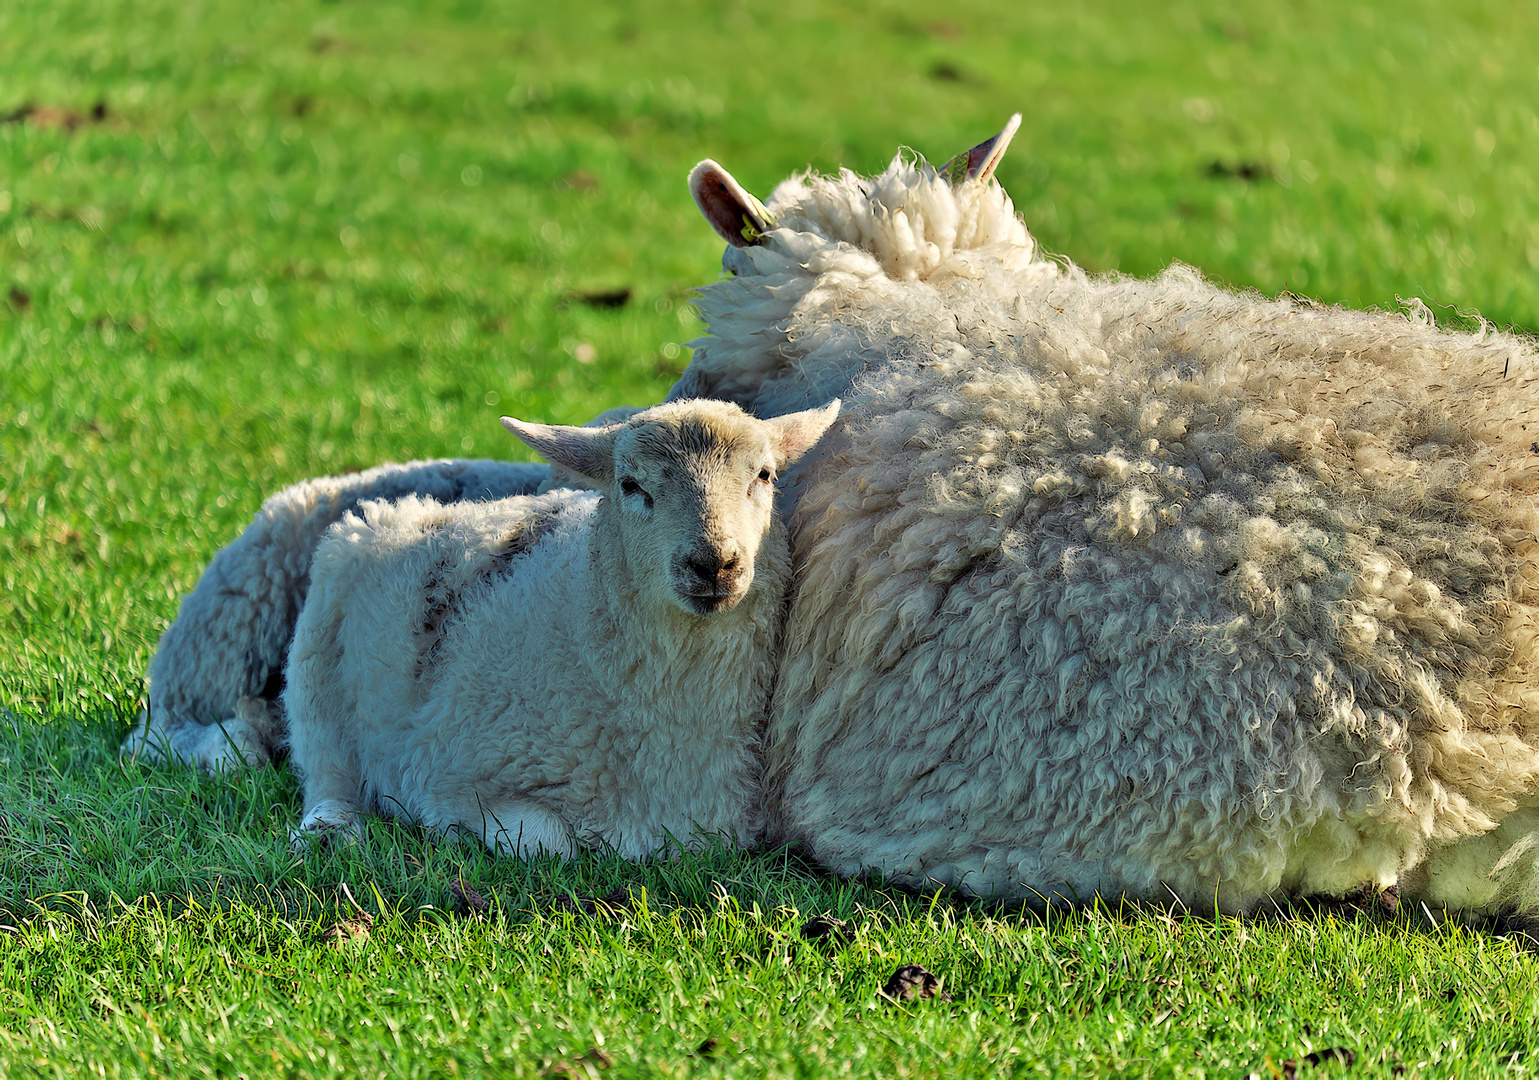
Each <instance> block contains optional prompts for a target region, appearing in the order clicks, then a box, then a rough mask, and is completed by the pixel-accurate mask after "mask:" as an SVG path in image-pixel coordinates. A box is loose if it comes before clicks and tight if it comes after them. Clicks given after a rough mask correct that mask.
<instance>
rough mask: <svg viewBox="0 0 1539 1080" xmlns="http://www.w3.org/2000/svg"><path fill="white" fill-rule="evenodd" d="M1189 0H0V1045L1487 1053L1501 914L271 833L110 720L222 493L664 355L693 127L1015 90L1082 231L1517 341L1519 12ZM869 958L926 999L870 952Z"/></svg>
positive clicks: (736, 142) (583, 414)
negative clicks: (962, 892) (1228, 913)
mask: <svg viewBox="0 0 1539 1080" xmlns="http://www.w3.org/2000/svg"><path fill="white" fill-rule="evenodd" d="M1236 7H1237V6H1236V5H1226V4H1220V3H1217V2H1209V0H1198V2H1194V3H1180V4H1174V5H1165V6H1161V7H1159V8H1158V9H1156V8H1152V7H1150V6H1148V5H1142V4H1135V3H1130V2H1126V0H1091V2H1089V3H1084V4H1079V5H1071V6H1064V5H1045V4H1025V5H1023V4H1007V3H982V2H979V3H972V2H964V3H958V4H952V5H948V6H946V7H945V8H944V9H943V10H942V9H939V8H937V7H936V6H934V5H923V4H917V3H859V2H845V3H834V4H816V5H815V4H811V3H801V2H799V0H792V2H791V3H787V4H782V5H779V6H778V7H777V8H775V9H774V10H769V9H762V8H759V7H754V6H750V5H746V4H739V3H734V2H721V3H695V2H692V0H685V2H684V3H674V4H654V3H650V2H647V0H642V2H640V3H629V4H590V5H585V6H584V7H583V8H582V9H581V10H578V9H562V8H559V7H558V8H555V9H552V8H551V7H550V6H548V5H538V4H533V3H525V2H522V0H518V2H499V0H452V2H450V3H446V4H430V3H426V2H420V0H400V2H384V3H378V4H368V5H365V4H359V3H351V2H340V3H336V2H317V0H278V2H275V3H271V4H265V5H253V4H237V3H234V2H231V0H204V2H202V3H197V4H182V3H170V2H167V0H146V2H141V3H136V4H127V3H123V2H120V0H47V2H42V0H18V2H14V3H9V4H6V5H5V6H4V7H3V8H0V462H3V465H0V581H3V584H0V708H3V709H4V712H3V714H0V1074H3V1075H38V1076H54V1075H58V1076H74V1075H82V1074H92V1075H100V1076H161V1075H164V1076H173V1075H174V1076H178V1077H181V1076H204V1075H208V1076H214V1075H218V1076H236V1075H251V1076H255V1075H295V1076H306V1077H308V1076H331V1075H335V1076H354V1075H362V1076H397V1075H400V1076H407V1075H410V1076H440V1075H470V1074H476V1075H497V1076H502V1075H512V1076H565V1077H587V1076H598V1075H603V1076H633V1075H635V1076H640V1075H648V1076H650V1075H659V1076H675V1075H743V1074H765V1075H776V1076H780V1075H785V1076H792V1075H795V1076H803V1075H805V1076H821V1075H923V1076H932V1075H942V1074H955V1075H966V1074H979V1075H981V1074H992V1073H1001V1074H1006V1075H1030V1074H1038V1073H1041V1074H1055V1075H1056V1074H1083V1075H1103V1074H1117V1075H1130V1076H1144V1075H1215V1076H1243V1075H1247V1074H1252V1073H1254V1074H1256V1075H1259V1076H1262V1077H1266V1076H1289V1075H1294V1074H1298V1075H1309V1074H1319V1075H1330V1074H1333V1073H1335V1074H1341V1073H1343V1072H1344V1071H1345V1070H1347V1069H1350V1071H1351V1072H1352V1074H1353V1075H1364V1076H1372V1075H1425V1076H1436V1075H1449V1074H1451V1073H1454V1072H1458V1073H1460V1074H1462V1075H1472V1076H1481V1075H1496V1074H1503V1075H1511V1074H1516V1075H1528V1074H1531V1073H1533V1072H1534V1071H1535V1069H1536V1067H1539V1065H1536V1056H1535V1055H1536V1053H1539V1034H1536V1033H1539V989H1536V982H1539V953H1536V952H1535V946H1536V939H1535V938H1533V937H1531V936H1529V934H1527V933H1525V932H1524V931H1523V930H1522V929H1521V928H1519V927H1514V926H1509V925H1505V924H1501V925H1485V926H1478V927H1465V926H1460V925H1454V924H1451V923H1449V922H1447V921H1445V920H1443V919H1441V918H1440V916H1439V913H1437V912H1432V911H1425V910H1406V906H1402V907H1401V908H1400V909H1399V910H1396V911H1389V910H1387V907H1386V905H1384V904H1383V903H1381V902H1379V901H1378V900H1377V899H1372V900H1365V901H1364V902H1363V903H1362V904H1359V905H1351V904H1344V905H1334V906H1329V907H1322V908H1320V909H1318V910H1309V911H1302V912H1282V911H1276V912H1271V913H1268V914H1267V915H1265V916H1263V917H1259V918H1255V919H1248V920H1234V919H1228V918H1220V919H1216V920H1215V919H1203V918H1198V917H1195V916H1189V915H1184V914H1181V913H1174V914H1172V913H1165V912H1160V911H1154V910H1146V909H1131V908H1122V907H1118V906H1115V905H1113V906H1109V907H1108V906H1101V907H1093V908H1089V909H1087V910H1085V911H1082V912H1078V913H1075V914H1072V915H1054V916H1052V917H1049V918H1040V917H1037V916H1034V915H1031V914H1029V913H1028V914H1022V913H1019V912H1012V911H1000V910H995V909H992V908H989V907H986V906H983V905H970V904H963V903H960V902H957V901H955V900H954V899H951V898H948V897H946V896H932V897H924V896H915V895H911V894H905V893H902V892H898V891H895V890H893V889H890V888H886V887H884V885H883V883H882V882H880V881H875V880H870V881H856V882H837V881H834V880H832V879H829V878H827V877H826V876H823V875H820V874H818V873H817V872H815V871H814V870H812V869H811V868H809V867H807V866H805V865H804V864H803V863H802V862H800V861H799V859H798V857H797V854H796V852H795V851H785V850H776V851H769V852H760V853H741V852H729V851H724V850H717V851H712V852H709V853H706V854H703V855H692V856H685V857H681V858H677V859H674V860H665V861H660V862H656V863H653V864H649V865H645V866H633V865H630V864H626V863H624V862H621V861H619V860H617V859H614V858H610V857H606V856H603V855H600V854H592V855H588V856H584V857H582V858H579V859H577V860H573V861H569V862H558V861H554V860H536V861H533V862H529V863H522V862H517V861H512V860H497V859H493V858H491V857H489V856H488V855H486V854H485V853H484V852H482V851H480V850H477V849H475V848H472V847H470V846H468V845H462V844H455V843H451V842H447V841H445V840H444V839H443V838H442V837H437V836H434V835H431V834H427V833H424V832H421V831H419V830H414V829H409V828H404V827H401V826H399V825H393V824H383V823H375V824H374V825H372V826H371V831H370V836H369V839H368V842H367V843H365V844H363V845H360V846H358V847H355V848H348V849H343V850H340V851H327V850H316V851H311V852H309V853H307V854H305V855H302V856H300V855H295V854H293V853H292V852H291V851H290V848H289V845H288V830H289V829H290V828H292V827H293V826H294V824H296V821H297V817H298V810H299V802H298V794H297V786H296V784H295V781H294V778H293V777H292V776H291V775H290V774H289V773H288V772H287V771H286V770H285V769H282V768H278V769H264V770H260V771H252V772H244V773H237V774H230V775H221V776H218V777H206V776H199V775H197V774H195V773H193V772H190V771H188V770H186V769H151V768H147V767H144V766H141V765H139V764H134V763H127V764H124V763H119V762H118V761H117V758H116V747H117V744H118V742H119V740H120V738H121V735H122V733H123V732H124V731H125V730H126V728H127V726H128V724H129V723H130V722H131V721H132V719H133V718H134V716H135V715H136V714H137V712H138V710H139V709H140V708H141V706H142V702H143V699H144V687H143V684H142V681H141V679H142V675H143V672H144V670H145V667H146V664H147V662H148V659H149V657H150V654H151V652H152V650H153V648H154V644H155V641H156V639H157V638H158V636H159V634H160V632H161V631H162V630H163V629H164V628H165V626H166V625H167V624H168V623H169V621H170V620H171V619H172V617H173V616H174V614H175V612H176V605H177V601H178V599H179V598H180V597H181V596H182V595H184V594H185V593H186V592H188V591H189V590H190V589H191V588H192V586H193V584H194V583H195V581H196V580H197V576H198V574H199V572H200V570H201V568H202V567H203V565H204V563H205V562H206V561H207V559H208V557H209V556H210V555H211V554H212V553H213V552H214V551H215V550H216V549H217V548H218V547H219V546H220V545H222V544H224V543H226V542H227V541H228V540H229V539H231V538H232V537H233V536H234V535H236V533H237V532H238V531H239V529H240V528H241V527H242V525H243V524H244V523H245V522H247V521H249V520H250V518H251V515H252V514H253V513H254V511H255V510H256V508H257V506H258V505H259V504H260V501H261V499H262V497H263V496H264V495H265V494H267V493H270V492H272V491H275V490H277V489H278V488H280V487H281V486H283V485H285V484H288V483H290V482H292V481H294V480H297V479H300V478H303V477H306V476H312V475H317V474H322V473H337V472H342V471H346V470H349V469H356V468H360V467H366V466H368V465H371V464H374V463H377V462H381V461H386V460H405V459H408V458H421V457H436V456H499V457H509V458H519V457H525V456H527V454H526V452H525V451H524V450H523V449H522V447H521V446H520V445H519V444H517V443H516V442H514V440H512V439H511V438H510V437H508V436H507V434H506V433H505V432H503V431H502V429H501V427H500V426H499V425H498V423H497V416H498V415H499V414H501V413H513V414H516V415H518V416H521V417H524V418H527V419H532V420H539V421H547V422H558V423H576V422H581V421H583V420H585V419H587V418H588V417H589V416H591V415H593V414H595V413H597V412H598V411H600V410H602V409H605V408H608V407H610V406H614V405H619V404H641V403H649V402H652V401H655V400H657V399H659V398H660V397H661V395H662V394H663V393H664V392H665V391H666V389H667V387H668V386H669V384H670V383H671V382H672V380H673V379H674V377H675V376H676V375H677V373H678V372H679V371H681V370H682V369H683V367H684V365H685V364H686V363H687V360H688V355H689V354H688V346H687V342H688V341H689V340H690V339H691V338H692V337H694V336H695V335H696V334H697V333H698V331H699V323H698V320H697V319H696V318H695V316H694V314H693V313H692V311H691V309H690V306H689V289H690V287H691V286H692V285H695V284H699V283H702V282H705V281H709V280H711V279H712V278H713V277H714V276H715V275H716V274H717V272H718V260H719V257H720V249H721V244H720V241H719V240H718V239H717V238H716V237H715V236H714V234H712V232H711V230H710V228H709V227H708V226H707V225H705V223H704V222H703V221H701V220H700V219H699V217H698V215H697V213H696V210H695V208H694V206H693V204H692V203H691V202H690V200H689V196H688V194H687V192H686V190H685V185H684V176H685V174H686V172H687V171H688V169H689V166H690V165H692V164H693V163H694V162H695V161H696V160H698V159H699V158H701V157H705V156H711V157H714V158H716V159H717V160H719V161H721V162H722V163H723V164H724V165H726V166H727V167H728V168H729V169H731V170H732V171H733V173H734V174H735V175H736V176H737V177H738V178H739V179H740V180H742V181H743V182H744V183H745V184H746V185H748V186H749V187H750V188H752V189H754V190H756V191H758V192H759V193H760V194H761V195H762V194H767V192H768V190H769V188H770V187H771V185H773V184H774V183H775V182H777V181H778V180H779V179H781V178H782V177H783V176H785V175H786V174H787V173H789V172H791V171H792V170H795V169H798V168H802V167H805V166H808V165H811V166H813V167H815V168H819V169H825V170H826V169H833V168H835V167H837V166H839V165H847V166H849V167H852V168H855V169H857V170H860V171H865V172H869V171H873V170H876V169H878V168H880V167H881V166H882V165H883V164H885V162H886V161H887V159H888V158H889V157H890V155H891V153H892V152H893V151H894V150H895V149H896V148H897V147H898V146H900V145H907V146H910V147H913V148H914V149H915V150H917V151H919V152H921V153H924V154H925V155H927V156H928V157H929V158H931V159H932V160H936V161H939V160H942V159H944V158H946V157H948V156H949V155H951V154H952V153H954V152H956V151H958V150H961V149H964V148H966V147H967V146H970V145H972V144H973V143H974V142H977V141H978V140H979V139H981V138H983V137H985V136H987V135H989V134H991V133H993V132H994V131H996V130H998V128H999V126H1000V124H1001V123H1002V121H1003V120H1004V118H1005V117H1007V116H1008V115H1009V114H1010V113H1011V112H1012V111H1015V110H1020V111H1022V112H1023V113H1024V123H1023V126H1022V129H1021V133H1020V134H1019V135H1018V136H1017V138H1016V141H1015V144H1014V147H1013V148H1012V150H1011V152H1010V154H1009V156H1007V157H1006V159H1005V161H1004V164H1003V165H1002V167H1001V168H1000V170H999V177H1000V179H1001V181H1002V183H1003V184H1004V186H1005V187H1006V189H1007V190H1009V191H1010V192H1011V194H1012V195H1013V197H1014V198H1015V201H1016V205H1017V207H1018V209H1019V210H1020V211H1021V212H1022V213H1023V215H1024V216H1025V219H1026V221H1027V223H1028V225H1029V226H1030V228H1031V229H1032V231H1033V233H1034V234H1035V235H1036V236H1037V237H1038V238H1039V239H1040V240H1041V242H1042V243H1043V245H1044V246H1045V247H1046V248H1047V249H1048V250H1049V251H1053V252H1058V253H1062V254H1064V255H1067V256H1069V257H1071V258H1073V259H1074V260H1076V261H1078V262H1079V263H1081V264H1082V265H1085V266H1087V267H1089V268H1091V269H1094V270H1105V271H1109V270H1120V271H1123V272H1126V273H1132V274H1149V273H1152V272H1154V271H1156V270H1158V269H1159V268H1160V267H1162V266H1164V265H1166V264H1167V263H1169V262H1170V261H1172V260H1182V261H1185V262H1188V263H1191V264H1193V265H1195V266H1198V267H1200V268H1202V269H1203V270H1204V271H1205V272H1207V273H1208V274H1209V275H1211V276H1212V277H1213V278H1214V279H1216V280H1219V281H1223V282H1226V283H1230V284H1233V285H1235V286H1239V287H1250V288H1256V289H1259V290H1261V291H1263V292H1265V293H1268V294H1276V293H1278V292H1280V291H1283V290H1289V291H1292V292H1295V293H1300V294H1304V295H1308V296H1313V297H1318V298H1320V299H1322V300H1324V301H1327V302H1337V303H1343V304H1348V305H1352V306H1378V307H1382V308H1386V309H1389V308H1394V307H1395V306H1396V305H1397V304H1398V303H1400V302H1401V300H1402V299H1405V300H1409V299H1410V298H1413V297H1414V298H1421V299H1423V300H1424V301H1425V302H1426V303H1427V304H1428V305H1430V306H1431V307H1432V309H1433V311H1434V312H1435V313H1436V314H1437V316H1438V318H1439V319H1440V320H1447V321H1450V322H1460V323H1465V324H1468V323H1470V322H1473V321H1474V320H1475V319H1476V318H1479V317H1483V318H1485V319H1488V320H1490V321H1493V322H1495V323H1497V324H1500V325H1503V326H1512V327H1515V328H1517V329H1519V330H1522V331H1535V330H1539V217H1536V216H1535V214H1534V206H1535V200H1536V196H1539V192H1536V181H1535V177H1536V176H1539V149H1536V148H1539V112H1536V102H1539V94H1536V89H1539V68H1536V66H1535V61H1534V57H1535V55H1539V11H1536V10H1534V9H1531V8H1528V7H1524V6H1521V5H1518V4H1512V3H1507V4H1501V3H1496V2H1491V0H1457V2H1445V3H1439V4H1433V3H1430V2H1425V0H1413V2H1412V3H1411V4H1409V5H1407V4H1403V3H1402V4H1390V3H1387V2H1384V0H1374V2H1371V3H1363V4H1357V5H1352V6H1346V5H1336V4H1326V3H1319V2H1313V0H1298V2H1290V3H1287V4H1282V5H1272V6H1267V7H1263V6H1261V5H1254V6H1253V9H1246V10H1238V11H1237V10H1235V8H1236ZM1248 7H1249V6H1248ZM1477 313H1478V314H1477ZM815 916H826V917H829V918H833V919H838V920H842V921H843V923H842V925H836V926H835V928H834V929H833V930H832V931H830V932H827V933H824V934H822V936H817V935H816V933H815V932H809V930H808V927H807V924H808V920H809V919H812V918H813V917H815ZM822 928H823V929H825V930H826V929H828V924H823V927H822ZM905 964H921V965H923V966H924V967H925V968H926V969H928V970H929V971H931V972H933V973H934V974H935V975H936V976H938V977H939V978H940V979H941V980H942V981H943V984H942V987H941V990H942V993H940V994H938V995H936V996H934V997H931V998H929V999H925V998H923V997H922V996H918V995H916V996H915V997H913V998H911V999H907V1000H894V996H896V997H898V998H901V997H902V995H901V994H896V995H889V994H886V993H884V989H885V988H886V987H887V986H888V980H889V977H890V976H892V975H893V973H894V971H895V970H896V969H897V968H899V967H900V966H901V965H905ZM893 989H894V990H896V989H897V988H896V987H894V988H893Z"/></svg>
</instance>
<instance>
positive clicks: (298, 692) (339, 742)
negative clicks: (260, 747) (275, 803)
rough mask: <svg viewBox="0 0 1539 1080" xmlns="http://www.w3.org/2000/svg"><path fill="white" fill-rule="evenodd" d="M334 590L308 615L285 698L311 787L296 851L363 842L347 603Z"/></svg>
mask: <svg viewBox="0 0 1539 1080" xmlns="http://www.w3.org/2000/svg"><path fill="white" fill-rule="evenodd" d="M331 586H332V582H330V581H322V582H321V583H320V584H319V585H318V586H317V588H316V590H315V591H314V593H312V595H311V597H310V603H309V604H308V605H307V606H306V607H305V610H304V611H303V612H301V613H300V616H299V621H298V622H297V623H296V625H295V627H294V644H293V647H292V648H291V649H290V652H289V665H288V670H287V675H288V685H287V686H286V687H285V688H284V692H283V705H284V709H285V711H286V712H287V713H288V718H289V730H288V737H289V747H290V752H291V760H292V762H293V763H294V765H295V767H296V768H297V769H298V770H299V771H300V772H301V773H302V774H303V785H304V816H303V817H302V818H301V820H300V823H299V828H298V829H296V830H294V832H293V833H292V834H291V839H292V841H293V843H294V846H295V848H296V849H298V848H303V847H305V846H307V845H308V844H309V843H310V842H311V841H314V840H320V841H322V842H329V841H332V840H337V839H344V840H348V841H353V840H359V839H362V837H363V820H362V818H363V812H364V806H363V802H364V795H363V767H362V762H361V760H360V757H359V753H358V710H357V705H356V701H355V699H354V697H353V692H352V687H351V686H350V685H349V684H348V682H346V681H345V680H344V679H343V678H342V673H341V670H340V669H341V666H342V662H343V642H342V630H343V626H342V622H343V618H344V613H345V605H344V604H343V603H341V602H340V601H341V600H342V599H343V597H341V596H338V595H333V593H334V590H333V589H332V587H331ZM335 591H341V590H335Z"/></svg>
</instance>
